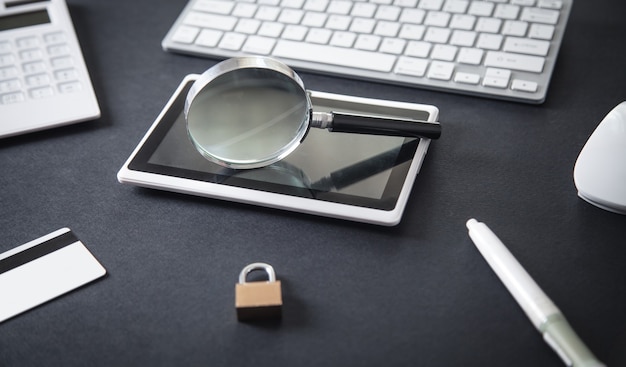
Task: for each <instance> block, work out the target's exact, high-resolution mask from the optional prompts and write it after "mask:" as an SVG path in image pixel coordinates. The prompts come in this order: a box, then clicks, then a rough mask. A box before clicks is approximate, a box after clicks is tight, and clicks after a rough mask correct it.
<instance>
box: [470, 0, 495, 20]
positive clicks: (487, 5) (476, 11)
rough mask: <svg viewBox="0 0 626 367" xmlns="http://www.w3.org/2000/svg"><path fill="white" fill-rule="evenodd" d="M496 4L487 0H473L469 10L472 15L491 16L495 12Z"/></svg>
mask: <svg viewBox="0 0 626 367" xmlns="http://www.w3.org/2000/svg"><path fill="white" fill-rule="evenodd" d="M493 8H494V4H493V3H492V2H487V1H473V2H472V4H471V5H470V7H469V10H468V11H467V13H468V14H470V15H476V16H480V17H489V16H491V13H493Z"/></svg>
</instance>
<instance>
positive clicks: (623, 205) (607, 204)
mask: <svg viewBox="0 0 626 367" xmlns="http://www.w3.org/2000/svg"><path fill="white" fill-rule="evenodd" d="M574 183H575V185H576V188H577V189H578V196H580V197H581V198H582V199H584V200H586V201H588V202H589V203H591V204H593V205H595V206H597V207H600V208H602V209H606V210H609V211H612V212H615V213H620V214H626V102H622V103H620V104H619V105H617V107H615V108H614V109H613V110H611V112H609V114H608V115H606V117H605V118H604V120H602V121H601V122H600V124H599V125H598V127H597V128H596V129H595V130H594V132H593V133H592V134H591V136H590V137H589V140H587V143H585V146H584V147H583V149H582V150H581V152H580V155H579V156H578V159H577V160H576V165H575V166H574Z"/></svg>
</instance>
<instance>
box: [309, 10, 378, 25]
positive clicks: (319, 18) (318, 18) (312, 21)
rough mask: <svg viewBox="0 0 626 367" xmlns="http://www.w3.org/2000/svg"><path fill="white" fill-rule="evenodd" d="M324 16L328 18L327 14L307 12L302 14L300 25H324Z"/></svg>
mask: <svg viewBox="0 0 626 367" xmlns="http://www.w3.org/2000/svg"><path fill="white" fill-rule="evenodd" d="M326 18H328V16H327V15H326V14H324V13H317V12H307V13H305V14H304V18H303V19H302V25H304V26H307V27H317V28H321V27H323V26H324V23H326ZM372 22H374V21H372ZM372 28H373V26H372Z"/></svg>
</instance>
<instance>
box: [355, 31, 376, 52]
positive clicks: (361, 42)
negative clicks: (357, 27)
mask: <svg viewBox="0 0 626 367" xmlns="http://www.w3.org/2000/svg"><path fill="white" fill-rule="evenodd" d="M380 41H381V38H380V37H379V36H373V35H368V34H360V35H359V36H358V37H357V39H356V42H355V44H354V47H355V48H358V49H360V50H367V51H376V50H378V45H380Z"/></svg>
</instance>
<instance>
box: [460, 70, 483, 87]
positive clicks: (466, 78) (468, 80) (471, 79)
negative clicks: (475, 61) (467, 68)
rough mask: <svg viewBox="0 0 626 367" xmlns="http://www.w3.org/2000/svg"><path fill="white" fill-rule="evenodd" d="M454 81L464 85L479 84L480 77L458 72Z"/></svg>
mask: <svg viewBox="0 0 626 367" xmlns="http://www.w3.org/2000/svg"><path fill="white" fill-rule="evenodd" d="M454 81H455V82H457V83H463V84H474V85H476V84H478V83H479V82H480V75H478V74H473V73H463V72H458V73H456V75H454Z"/></svg>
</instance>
